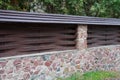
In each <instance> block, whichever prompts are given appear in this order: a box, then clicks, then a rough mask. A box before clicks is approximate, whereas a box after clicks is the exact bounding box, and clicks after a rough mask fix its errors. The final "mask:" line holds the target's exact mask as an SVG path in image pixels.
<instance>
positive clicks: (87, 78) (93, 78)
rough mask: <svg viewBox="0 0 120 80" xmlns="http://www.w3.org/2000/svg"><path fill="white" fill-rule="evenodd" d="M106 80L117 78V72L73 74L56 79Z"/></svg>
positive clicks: (119, 75) (118, 76) (119, 76)
mask: <svg viewBox="0 0 120 80" xmlns="http://www.w3.org/2000/svg"><path fill="white" fill-rule="evenodd" d="M107 78H119V79H120V73H119V72H112V71H92V72H86V73H84V74H82V75H81V74H80V73H75V74H73V75H71V76H70V77H67V78H58V80H105V79H107Z"/></svg>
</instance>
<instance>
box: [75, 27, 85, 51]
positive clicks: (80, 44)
mask: <svg viewBox="0 0 120 80" xmlns="http://www.w3.org/2000/svg"><path fill="white" fill-rule="evenodd" d="M76 42H77V43H76V48H77V49H79V50H82V49H85V48H87V25H78V27H77V39H76Z"/></svg>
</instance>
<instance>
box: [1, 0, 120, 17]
mask: <svg viewBox="0 0 120 80" xmlns="http://www.w3.org/2000/svg"><path fill="white" fill-rule="evenodd" d="M33 2H36V3H37V4H36V5H31V3H33ZM41 4H42V7H41V8H42V9H43V10H44V11H45V12H47V13H59V14H71V15H81V16H95V17H114V18H120V0H34V1H33V0H0V8H1V9H13V10H23V11H30V8H33V7H35V6H38V5H41Z"/></svg>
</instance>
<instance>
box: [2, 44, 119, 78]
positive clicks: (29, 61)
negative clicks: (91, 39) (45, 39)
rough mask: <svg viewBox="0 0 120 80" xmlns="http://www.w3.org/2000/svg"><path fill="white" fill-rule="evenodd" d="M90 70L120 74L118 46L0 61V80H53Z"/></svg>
mask: <svg viewBox="0 0 120 80" xmlns="http://www.w3.org/2000/svg"><path fill="white" fill-rule="evenodd" d="M93 70H111V71H120V46H119V45H116V46H106V47H95V48H90V49H84V50H73V51H64V52H59V51H58V52H56V53H55V52H54V53H53V54H51V53H50V54H49V53H47V54H45V55H44V54H42V55H41V54H40V55H36V54H34V55H32V56H27V57H24V56H22V57H20V56H19V57H16V58H15V57H10V58H1V59H0V80H56V79H57V78H58V77H66V76H69V75H71V74H73V73H74V72H76V71H80V72H81V73H84V72H86V71H93Z"/></svg>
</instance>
